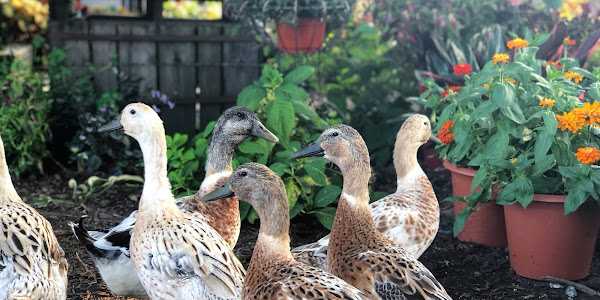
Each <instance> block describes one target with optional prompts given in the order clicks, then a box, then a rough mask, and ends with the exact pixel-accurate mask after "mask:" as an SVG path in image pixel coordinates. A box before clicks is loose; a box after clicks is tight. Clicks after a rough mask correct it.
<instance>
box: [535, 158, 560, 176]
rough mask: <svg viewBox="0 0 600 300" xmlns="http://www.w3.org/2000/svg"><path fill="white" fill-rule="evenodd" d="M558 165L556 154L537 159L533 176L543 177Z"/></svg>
mask: <svg viewBox="0 0 600 300" xmlns="http://www.w3.org/2000/svg"><path fill="white" fill-rule="evenodd" d="M555 164H556V157H554V154H549V155H544V156H541V157H536V159H535V164H534V165H533V169H532V172H531V176H541V175H542V174H544V172H546V171H548V170H550V169H551V168H552V167H554V165H555Z"/></svg>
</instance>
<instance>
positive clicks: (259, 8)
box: [226, 0, 356, 24]
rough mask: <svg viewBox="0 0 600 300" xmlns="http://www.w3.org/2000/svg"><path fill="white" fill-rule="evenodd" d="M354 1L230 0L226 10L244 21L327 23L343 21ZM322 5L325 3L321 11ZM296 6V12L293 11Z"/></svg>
mask: <svg viewBox="0 0 600 300" xmlns="http://www.w3.org/2000/svg"><path fill="white" fill-rule="evenodd" d="M355 2H356V1H355V0H329V1H326V2H324V1H321V0H269V1H267V0H230V1H227V4H226V5H227V10H228V11H231V12H232V13H233V15H235V16H239V17H240V18H242V19H245V20H265V19H277V20H280V21H284V22H288V23H291V24H296V21H297V19H298V18H311V17H312V18H320V17H324V16H325V15H326V16H327V20H328V21H334V22H335V21H337V22H339V21H340V20H345V19H346V15H347V13H348V10H347V9H346V8H350V7H352V6H353V5H354V3H355ZM323 3H326V7H325V10H323ZM294 5H297V11H296V12H295V11H294Z"/></svg>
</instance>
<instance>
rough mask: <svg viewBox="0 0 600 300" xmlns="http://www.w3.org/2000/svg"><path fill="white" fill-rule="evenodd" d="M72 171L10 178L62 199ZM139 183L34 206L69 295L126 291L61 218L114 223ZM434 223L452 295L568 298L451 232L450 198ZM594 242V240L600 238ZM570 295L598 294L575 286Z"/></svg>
mask: <svg viewBox="0 0 600 300" xmlns="http://www.w3.org/2000/svg"><path fill="white" fill-rule="evenodd" d="M375 174H376V175H377V178H378V186H377V190H384V191H388V192H390V191H393V190H395V188H396V187H395V174H394V171H393V168H389V167H388V168H382V169H377V170H375ZM428 175H429V178H430V180H431V181H432V183H433V185H434V188H435V190H436V193H437V195H438V199H444V198H445V197H447V196H449V195H450V193H451V184H450V177H449V176H448V175H446V174H440V173H428ZM72 177H76V178H77V179H78V180H79V182H81V181H84V180H85V179H86V178H82V177H78V176H76V175H75V174H74V173H69V172H61V173H60V174H54V175H46V176H30V177H27V178H22V179H21V180H19V181H16V182H15V185H16V187H17V191H18V192H19V194H20V195H21V197H22V198H23V200H24V201H34V200H37V199H39V195H40V194H45V195H49V196H51V197H52V198H55V199H69V198H70V194H71V191H70V190H69V188H68V185H67V182H68V180H69V179H70V178H72ZM140 194H141V186H126V185H116V186H114V187H113V188H111V189H110V190H109V191H108V192H107V193H105V194H104V195H102V196H101V197H99V198H97V199H93V200H89V201H86V202H85V203H83V204H81V203H60V204H57V203H50V204H48V205H46V206H44V207H38V208H37V209H38V211H40V213H41V214H42V215H44V216H45V217H46V218H47V219H48V220H49V221H50V223H52V226H53V227H54V231H55V233H56V236H57V237H58V240H59V242H60V244H61V246H62V248H63V249H64V250H65V252H66V255H67V259H68V261H69V265H70V266H69V292H68V295H69V298H68V299H85V300H88V299H105V300H106V299H126V298H123V297H118V296H115V295H114V294H112V293H111V292H110V291H109V290H108V289H107V287H106V285H105V284H104V283H103V281H102V278H101V277H100V275H99V273H98V271H97V270H96V267H95V266H94V264H93V262H92V260H91V258H90V256H89V255H88V253H87V252H86V251H85V249H83V247H82V246H81V245H80V244H79V243H78V242H77V240H76V239H75V237H74V235H73V234H72V232H71V230H70V228H69V226H68V225H67V222H69V221H72V222H78V220H79V217H80V216H82V215H86V214H87V215H89V216H90V218H88V219H86V221H85V225H86V227H87V228H90V229H98V228H107V227H108V226H113V225H115V224H117V223H118V222H119V221H121V220H122V218H124V217H126V216H127V215H129V213H130V212H131V211H133V210H135V209H136V207H137V204H138V203H137V198H138V197H139V195H140ZM440 206H441V211H442V213H441V223H440V230H439V233H438V235H437V237H436V239H435V240H434V242H433V244H432V245H431V246H430V247H429V249H428V250H427V251H426V252H425V253H424V254H423V256H422V257H421V259H420V261H421V262H422V263H423V264H424V265H425V266H427V267H428V268H429V270H430V271H431V272H432V273H433V274H434V275H435V276H436V278H437V279H438V280H439V281H440V283H441V284H442V285H443V286H444V287H445V288H446V290H447V291H448V293H449V294H450V295H451V296H452V297H453V299H569V297H567V296H566V294H565V288H566V286H565V287H562V288H551V287H550V284H549V283H548V282H543V281H536V280H530V279H526V278H522V277H519V276H517V275H516V274H515V273H514V272H513V271H512V270H511V269H510V263H509V258H508V251H507V250H506V249H497V248H489V247H485V246H480V245H477V244H473V243H465V242H461V241H459V240H458V239H456V238H454V237H453V236H452V222H453V212H452V204H451V203H446V202H441V204H440ZM258 226H259V224H258V223H256V224H248V223H244V224H243V225H242V233H241V234H240V239H239V241H238V244H237V247H236V249H235V253H236V255H237V256H238V257H239V258H240V260H241V261H242V263H243V264H244V265H245V266H247V265H248V262H249V259H250V256H251V254H252V249H253V247H254V243H255V241H256V237H257V235H258ZM290 231H291V237H292V246H297V245H302V244H305V243H308V242H312V241H314V240H316V239H317V238H319V237H321V236H323V235H325V234H327V231H326V230H325V229H324V228H323V227H322V226H321V225H320V224H319V223H318V221H316V219H314V218H312V217H309V216H308V217H307V216H304V217H298V218H295V219H294V220H292V224H291V230H290ZM598 244H600V239H599V242H598ZM598 244H597V245H596V250H595V254H594V260H593V262H592V268H591V271H590V275H589V276H588V277H587V278H586V279H583V280H580V281H578V283H581V284H584V285H586V286H588V287H590V288H592V289H595V290H600V245H598ZM577 292H578V294H579V295H578V296H577V297H576V298H575V299H599V298H600V297H593V296H589V295H586V294H584V293H582V292H581V291H577Z"/></svg>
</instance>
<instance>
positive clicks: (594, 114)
mask: <svg viewBox="0 0 600 300" xmlns="http://www.w3.org/2000/svg"><path fill="white" fill-rule="evenodd" d="M573 113H574V114H575V115H576V116H577V117H578V118H580V119H582V120H584V122H583V125H585V126H588V125H590V124H592V125H596V126H598V123H599V121H600V102H594V103H592V104H590V103H589V102H586V103H584V104H583V107H582V108H575V109H573Z"/></svg>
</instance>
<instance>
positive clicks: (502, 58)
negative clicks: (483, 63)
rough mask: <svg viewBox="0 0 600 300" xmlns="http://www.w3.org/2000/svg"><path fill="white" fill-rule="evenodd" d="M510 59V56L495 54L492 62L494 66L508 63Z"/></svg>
mask: <svg viewBox="0 0 600 300" xmlns="http://www.w3.org/2000/svg"><path fill="white" fill-rule="evenodd" d="M509 58H510V56H508V54H506V53H497V54H494V56H493V57H492V61H493V62H494V64H497V63H499V62H503V63H508V59H509Z"/></svg>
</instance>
